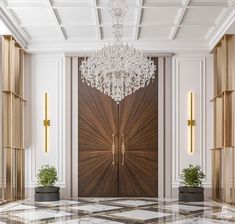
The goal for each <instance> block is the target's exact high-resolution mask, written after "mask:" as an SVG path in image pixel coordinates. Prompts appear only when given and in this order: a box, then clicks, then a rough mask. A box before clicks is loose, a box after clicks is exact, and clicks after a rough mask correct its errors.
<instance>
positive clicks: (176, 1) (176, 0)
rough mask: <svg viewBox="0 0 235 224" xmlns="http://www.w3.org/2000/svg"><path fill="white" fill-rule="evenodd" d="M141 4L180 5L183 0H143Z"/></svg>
mask: <svg viewBox="0 0 235 224" xmlns="http://www.w3.org/2000/svg"><path fill="white" fill-rule="evenodd" d="M143 5H144V6H157V5H158V6H159V5H161V6H164V5H168V6H182V5H183V1H182V0H170V1H169V0H167V1H166V0H165V1H164V0H144V1H143Z"/></svg>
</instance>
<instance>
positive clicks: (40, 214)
mask: <svg viewBox="0 0 235 224" xmlns="http://www.w3.org/2000/svg"><path fill="white" fill-rule="evenodd" d="M69 215H72V214H71V213H66V212H57V211H52V210H34V211H25V212H19V213H15V214H13V215H12V216H15V217H17V218H22V219H25V220H27V221H36V220H39V219H48V218H58V217H65V216H69Z"/></svg>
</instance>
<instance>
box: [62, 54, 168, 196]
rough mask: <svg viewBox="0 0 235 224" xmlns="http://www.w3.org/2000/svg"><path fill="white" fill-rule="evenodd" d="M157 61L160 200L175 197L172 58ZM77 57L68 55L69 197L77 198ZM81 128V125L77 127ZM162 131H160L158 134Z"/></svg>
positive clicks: (165, 57)
mask: <svg viewBox="0 0 235 224" xmlns="http://www.w3.org/2000/svg"><path fill="white" fill-rule="evenodd" d="M151 56H152V57H158V197H159V198H164V197H167V198H171V197H172V183H171V180H172V178H171V177H172V149H171V148H172V147H171V143H172V134H171V131H172V55H171V54H151ZM78 57H84V54H82V55H81V54H67V55H66V59H65V60H66V66H65V73H66V83H67V85H66V99H68V101H69V102H68V101H67V108H68V109H67V111H68V112H67V113H66V123H67V125H66V130H68V132H67V155H68V156H67V158H66V174H67V176H68V181H67V183H66V184H67V186H68V187H66V188H67V189H68V191H67V196H68V197H74V198H76V197H78V172H79V170H78V126H76V125H74V124H78V103H79V102H78V60H77V58H78ZM78 125H79V124H78ZM159 130H160V131H159Z"/></svg>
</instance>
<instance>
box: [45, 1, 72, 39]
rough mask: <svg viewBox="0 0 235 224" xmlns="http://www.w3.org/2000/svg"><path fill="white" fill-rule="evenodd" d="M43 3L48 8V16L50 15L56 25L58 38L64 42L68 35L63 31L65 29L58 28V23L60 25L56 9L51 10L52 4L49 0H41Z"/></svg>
mask: <svg viewBox="0 0 235 224" xmlns="http://www.w3.org/2000/svg"><path fill="white" fill-rule="evenodd" d="M43 1H44V2H45V4H46V5H47V6H48V9H49V11H50V14H51V15H52V17H53V19H54V21H55V23H56V25H57V29H58V31H59V33H60V36H61V37H62V38H63V39H64V40H67V39H68V35H67V33H66V31H65V29H64V28H63V27H61V26H60V23H61V19H60V16H59V14H58V12H57V10H56V9H54V8H53V4H52V2H51V0H43Z"/></svg>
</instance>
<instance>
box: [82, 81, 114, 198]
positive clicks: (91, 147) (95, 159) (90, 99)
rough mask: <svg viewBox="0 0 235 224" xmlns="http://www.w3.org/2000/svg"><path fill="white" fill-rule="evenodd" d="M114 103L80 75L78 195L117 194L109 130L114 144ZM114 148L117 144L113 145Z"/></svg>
mask: <svg viewBox="0 0 235 224" xmlns="http://www.w3.org/2000/svg"><path fill="white" fill-rule="evenodd" d="M117 111H118V110H117V105H116V104H115V103H114V102H113V101H112V99H111V98H110V97H108V96H106V95H104V94H102V93H100V92H99V91H98V90H96V89H94V88H91V87H88V86H87V85H86V84H85V83H82V81H81V79H80V78H79V121H78V122H79V137H78V142H79V158H78V161H79V166H78V167H79V170H78V174H79V181H78V194H79V196H103V197H105V196H117V195H118V165H117V164H118V157H117V156H115V158H116V161H115V165H114V166H113V165H112V159H113V157H112V151H111V148H112V134H113V133H114V134H115V145H117V127H118V116H117ZM116 150H117V147H116Z"/></svg>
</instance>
